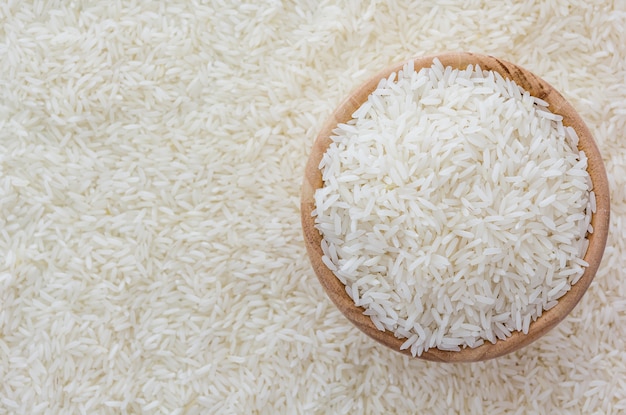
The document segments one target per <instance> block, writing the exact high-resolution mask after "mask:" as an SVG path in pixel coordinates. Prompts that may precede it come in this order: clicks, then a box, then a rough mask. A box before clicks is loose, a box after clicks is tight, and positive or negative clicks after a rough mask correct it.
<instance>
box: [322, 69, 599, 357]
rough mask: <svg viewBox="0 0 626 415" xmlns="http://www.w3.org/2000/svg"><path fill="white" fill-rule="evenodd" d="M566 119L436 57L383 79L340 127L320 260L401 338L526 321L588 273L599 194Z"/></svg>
mask: <svg viewBox="0 0 626 415" xmlns="http://www.w3.org/2000/svg"><path fill="white" fill-rule="evenodd" d="M396 77H397V79H396ZM562 118H563V117H561V116H560V115H555V114H553V113H552V112H550V110H549V109H548V104H547V103H546V102H545V101H543V100H541V99H538V98H535V97H532V96H531V95H530V94H529V93H528V92H527V91H524V90H523V89H522V88H521V87H519V86H518V85H517V84H515V82H513V81H511V80H509V79H504V78H503V77H502V76H501V75H500V74H498V73H497V72H492V71H483V70H481V68H480V67H479V66H476V67H474V66H472V65H469V66H468V67H467V69H465V70H458V69H453V68H451V67H443V65H442V64H441V62H439V60H438V59H435V60H434V63H433V65H432V67H429V68H423V69H421V70H419V71H415V70H414V68H413V61H410V62H409V63H407V64H405V65H404V68H403V69H402V70H401V71H399V72H398V73H397V74H396V73H392V74H391V75H390V76H389V78H387V79H382V80H381V81H380V83H379V84H378V87H377V88H376V90H374V92H372V93H371V94H370V95H369V96H368V99H367V101H366V102H365V103H363V104H362V105H361V106H360V107H359V108H358V109H357V110H356V111H355V112H354V114H353V115H352V119H351V120H350V121H349V122H348V123H347V124H340V125H339V126H338V128H337V129H336V130H335V131H334V135H333V136H332V137H331V139H332V143H331V144H330V146H329V148H328V150H327V151H326V153H325V154H324V155H323V158H322V160H321V162H320V169H321V170H322V179H323V186H322V187H321V188H320V189H318V190H317V191H316V193H315V203H316V210H314V211H313V215H315V216H316V227H317V229H318V230H319V231H320V232H321V234H322V236H323V239H322V250H323V252H324V255H323V257H322V260H323V261H324V263H325V264H326V265H327V266H328V268H329V269H330V270H331V271H333V273H334V274H335V275H336V277H337V278H339V280H341V282H342V283H343V284H345V285H346V291H347V292H348V295H350V296H351V297H352V299H353V300H354V303H355V304H356V305H357V306H363V307H364V308H365V314H366V315H369V316H370V317H371V319H372V322H373V323H374V324H375V325H376V327H377V328H379V329H380V330H390V331H393V332H394V333H395V335H396V336H397V337H399V338H406V339H407V340H406V341H405V342H404V343H403V344H402V346H401V349H406V348H409V347H410V350H411V353H412V354H413V355H414V356H415V355H421V354H422V352H423V351H425V350H428V349H429V348H431V347H437V348H439V349H441V350H460V348H461V347H463V346H469V347H477V346H480V345H481V344H483V342H484V341H485V340H487V341H490V342H492V343H495V342H496V340H497V339H505V338H506V337H508V336H510V334H511V332H512V331H514V330H518V331H522V332H523V333H528V328H529V325H530V323H531V322H532V321H535V320H536V319H537V317H539V316H541V314H542V312H543V311H544V310H549V309H550V308H552V307H553V306H554V305H556V303H557V300H558V298H560V297H561V296H563V295H564V294H565V293H566V292H567V291H568V290H569V289H570V288H571V286H572V285H573V284H575V283H576V282H577V281H578V279H579V278H580V277H581V276H582V275H583V273H584V267H586V266H588V265H589V264H587V262H585V261H584V260H583V259H582V258H584V255H585V253H586V252H587V247H588V245H589V241H588V239H587V238H586V235H587V232H593V228H592V226H591V224H590V221H591V214H592V212H595V196H594V193H593V191H591V188H592V183H591V178H590V177H589V174H588V172H587V170H586V168H587V157H586V155H585V153H584V152H583V151H579V150H578V148H577V145H578V136H577V135H576V132H575V131H574V129H573V128H571V127H564V126H563V123H562Z"/></svg>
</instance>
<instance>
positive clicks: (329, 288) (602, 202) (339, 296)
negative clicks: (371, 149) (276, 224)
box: [301, 53, 609, 362]
mask: <svg viewBox="0 0 626 415" xmlns="http://www.w3.org/2000/svg"><path fill="white" fill-rule="evenodd" d="M435 57H437V58H439V60H440V61H441V63H442V64H443V65H444V66H452V67H453V68H459V69H465V68H467V65H469V64H479V65H480V67H481V68H482V69H483V70H492V71H496V72H499V73H500V74H501V75H502V76H503V77H505V78H509V79H512V80H514V81H515V82H516V83H517V84H518V85H520V86H521V87H523V88H524V89H525V90H526V91H529V92H530V94H531V95H533V96H535V97H538V98H541V99H543V100H544V101H546V102H548V103H549V104H550V107H549V108H550V110H551V111H552V112H553V113H556V114H560V115H562V116H563V124H564V125H567V126H571V127H573V128H574V129H575V130H576V132H577V133H578V136H579V138H580V142H579V146H578V147H579V149H581V150H584V151H585V153H586V154H587V157H588V166H589V167H588V169H587V170H588V171H589V174H590V176H591V180H592V182H593V190H594V192H595V195H596V206H597V208H596V213H595V214H594V215H593V217H592V219H591V223H592V225H593V229H594V232H593V234H591V235H590V236H589V248H588V250H587V254H586V255H585V258H584V259H585V261H587V262H588V263H589V267H587V269H586V271H585V273H584V275H583V276H582V277H581V278H580V280H579V281H578V282H577V283H576V284H574V286H573V287H572V288H571V290H570V291H569V292H567V293H566V294H565V295H564V296H563V297H561V298H560V299H559V301H558V304H557V305H556V306H555V307H553V308H552V309H550V310H548V311H545V312H544V313H543V314H542V315H541V317H539V318H538V319H537V320H536V321H535V322H533V323H531V325H530V328H529V332H528V334H523V333H522V332H517V331H516V332H513V334H512V335H511V336H510V337H509V338H507V339H506V340H498V341H497V342H496V343H495V344H492V343H490V342H485V344H483V345H481V346H479V347H476V348H473V349H472V348H464V349H461V351H457V352H454V351H442V350H439V349H430V350H428V351H426V352H424V353H423V354H422V355H421V356H420V358H422V359H426V360H432V361H438V362H475V361H481V360H487V359H491V358H495V357H498V356H502V355H504V354H506V353H510V352H513V351H515V350H518V349H519V348H521V347H523V346H526V345H528V344H530V343H531V342H533V341H534V340H536V339H538V338H539V337H541V336H542V335H544V334H545V333H546V332H548V330H550V329H551V328H553V327H554V326H556V325H557V324H558V323H559V322H560V321H561V320H563V319H564V318H565V316H567V315H568V314H569V313H570V312H571V311H572V309H573V308H574V307H575V306H576V304H577V303H578V302H579V301H580V299H581V298H582V296H583V294H584V293H585V291H586V290H587V288H588V287H589V284H591V281H592V280H593V277H594V275H595V273H596V271H597V269H598V266H599V264H600V260H601V259H602V254H603V253H604V247H605V245H606V239H607V233H608V227H609V187H608V180H607V177H606V171H605V168H604V164H603V162H602V157H601V155H600V152H599V151H598V147H597V146H596V144H595V142H594V139H593V137H592V135H591V133H590V131H589V129H588V128H587V127H586V126H585V123H584V122H583V120H582V119H581V118H580V116H579V115H578V114H577V113H576V111H575V110H574V108H573V107H572V106H571V105H570V104H569V103H568V102H567V101H566V100H565V98H563V96H562V95H561V94H560V93H559V92H558V91H557V90H555V89H554V88H553V87H552V86H550V85H549V84H548V83H547V82H545V81H544V80H542V79H541V78H539V77H537V76H536V75H534V74H532V73H531V72H529V71H527V70H525V69H523V68H521V67H519V66H517V65H514V64H512V63H510V62H506V61H503V60H501V59H497V58H494V57H493V56H484V55H477V54H473V53H446V54H441V55H436V56H428V57H420V58H416V59H414V65H415V70H416V71H417V70H419V69H421V68H423V67H429V66H431V65H432V61H433V58H435ZM404 64H405V62H401V63H398V64H396V65H393V66H391V67H389V68H387V69H385V70H383V71H382V72H380V73H378V74H377V75H376V76H374V77H372V78H371V79H369V80H368V81H367V82H365V83H364V84H363V85H361V86H360V87H358V88H357V89H356V90H355V91H354V92H352V94H351V95H350V96H348V98H347V99H346V100H345V101H344V102H343V103H342V104H340V105H339V107H338V108H337V109H336V110H335V112H333V114H332V115H331V116H330V118H329V119H328V121H326V123H325V124H324V126H323V128H322V130H321V132H320V134H319V135H318V137H317V139H316V141H315V144H314V145H313V149H312V151H311V155H310V157H309V159H308V162H307V165H306V170H305V175H304V183H303V187H302V196H301V215H302V217H301V219H302V229H303V233H304V240H305V243H306V248H307V252H308V255H309V258H310V260H311V263H312V265H313V268H314V270H315V273H316V274H317V277H318V278H319V280H320V282H321V283H322V286H323V287H324V290H325V291H326V293H327V294H328V296H329V297H330V299H331V300H332V301H333V302H334V303H335V305H336V306H337V307H338V308H339V309H340V310H341V311H342V312H343V314H344V315H345V316H346V317H347V318H348V319H349V320H350V321H351V322H352V323H354V325H356V326H357V327H358V328H359V329H361V330H362V331H363V332H364V333H365V334H367V335H368V336H370V337H372V338H373V339H374V340H376V341H378V342H380V343H382V344H384V345H386V346H389V347H390V348H392V349H394V350H396V351H400V352H401V353H404V354H407V355H409V356H411V354H410V351H409V350H402V351H401V350H400V345H401V344H402V343H403V342H404V341H405V340H406V339H398V338H396V337H395V336H394V334H393V333H392V332H390V331H380V330H378V329H377V328H376V327H375V326H374V324H373V323H372V321H371V320H370V318H369V317H368V316H365V315H363V312H364V311H365V310H364V309H363V308H362V307H357V306H356V305H355V304H354V302H353V300H352V299H351V298H350V297H349V296H348V294H347V293H346V290H345V286H344V285H343V284H342V283H341V281H339V280H338V279H337V278H336V277H335V275H334V274H333V273H332V272H331V271H330V270H329V269H328V268H327V267H326V266H325V265H324V263H323V262H322V249H321V240H322V237H321V235H320V233H319V232H318V230H317V229H316V228H315V218H314V217H313V216H311V212H312V211H313V209H315V201H314V193H315V190H316V189H318V188H320V187H322V176H321V172H320V170H319V168H318V166H319V163H320V160H321V158H322V155H323V154H324V152H325V151H326V149H327V148H328V146H329V144H330V142H331V140H330V136H331V134H332V130H333V129H334V128H335V127H336V126H337V124H338V123H345V122H347V121H348V120H349V119H351V118H352V114H353V113H354V111H355V110H356V109H357V108H359V107H360V106H361V104H362V103H363V102H365V101H366V100H367V97H368V95H369V94H370V93H371V92H372V91H374V89H376V86H377V85H378V82H379V80H380V79H381V78H383V77H387V76H388V75H389V74H391V73H392V72H396V71H398V70H400V69H402V66H403V65H404Z"/></svg>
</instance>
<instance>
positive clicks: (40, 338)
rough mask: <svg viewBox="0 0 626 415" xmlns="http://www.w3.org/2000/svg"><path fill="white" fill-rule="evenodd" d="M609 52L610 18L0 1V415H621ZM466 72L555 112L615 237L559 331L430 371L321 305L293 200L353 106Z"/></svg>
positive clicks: (620, 232) (455, 7)
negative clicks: (601, 165)
mask: <svg viewBox="0 0 626 415" xmlns="http://www.w3.org/2000/svg"><path fill="white" fill-rule="evenodd" d="M624 27H626V7H625V6H624V3H623V1H622V2H620V1H603V2H600V1H593V0H592V1H588V0H574V1H570V2H563V1H530V0H521V1H504V2H501V1H495V0H490V1H479V0H477V1H474V0H470V1H465V2H452V1H438V2H429V1H420V2H411V1H404V0H385V1H379V0H372V1H355V0H346V1H344V2H341V3H340V2H335V1H333V0H331V1H325V0H323V1H319V2H314V1H302V0H294V1H285V2H280V1H275V0H267V1H263V2H253V1H247V2H246V1H240V0H233V1H223V0H214V1H209V2H204V1H187V0H170V1H138V0H127V1H105V0H92V1H80V0H73V1H65V2H61V1H39V0H33V1H26V0H6V1H2V2H0V28H1V30H0V97H1V99H0V414H32V415H36V414H147V415H151V414H168V415H169V414H179V415H193V414H228V415H230V414H353V413H356V414H376V413H389V414H393V413H426V414H461V413H464V414H491V415H494V414H514V415H515V414H517V415H521V414H594V413H601V414H613V415H617V414H620V413H623V412H624V411H626V383H625V379H626V281H625V279H624V277H623V272H624V269H626V263H625V259H624V258H626V242H625V241H626V222H624V218H625V216H626V141H625V140H624V131H626V111H625V110H624V102H626V32H625V31H624ZM462 50H467V51H472V52H477V53H486V54H492V55H495V56H498V57H501V58H503V59H506V60H508V61H511V62H515V63H518V64H520V65H521V66H524V67H526V68H528V69H529V70H531V71H533V72H534V73H537V74H541V76H542V78H544V79H545V80H546V81H548V82H550V83H551V84H552V85H554V86H555V87H556V88H558V89H559V91H562V92H563V93H564V94H565V96H566V98H567V99H568V100H569V101H570V102H571V103H572V105H573V106H574V107H575V108H576V109H577V110H578V112H579V113H580V114H581V116H582V118H583V119H584V120H585V122H586V123H587V125H588V126H589V128H590V129H591V130H592V132H593V134H594V136H595V138H596V140H597V142H598V145H599V147H600V150H601V152H602V154H603V156H604V159H605V162H606V167H607V171H608V172H609V181H610V187H611V201H612V206H611V215H612V217H611V228H610V233H609V242H608V246H607V250H606V251H605V254H604V260H603V262H602V264H601V266H600V269H599V272H598V274H597V275H596V277H595V279H594V282H593V284H592V285H591V286H590V288H589V290H588V292H587V293H586V294H585V296H584V297H583V299H582V300H581V302H580V303H579V305H578V306H577V307H576V308H575V309H574V311H573V313H572V314H571V315H570V316H569V317H568V318H566V319H565V320H564V321H563V322H562V323H560V324H559V325H558V326H557V327H556V328H555V329H553V330H552V331H550V332H549V333H548V334H546V336H544V337H542V338H541V339H539V340H538V341H536V342H535V343H533V344H532V345H530V346H528V347H527V348H525V349H524V350H522V351H519V352H515V353H512V354H511V355H508V356H504V357H501V358H498V359H495V360H493V361H488V362H484V363H475V364H463V365H441V364H436V363H431V362H425V361H421V360H418V359H412V358H409V357H407V356H403V355H401V354H399V353H396V352H393V351H392V350H389V349H388V348H387V347H384V346H381V345H378V344H377V343H376V342H374V341H371V339H369V338H368V337H367V336H365V335H364V334H362V333H360V332H359V330H358V329H356V328H355V327H353V326H352V325H351V324H350V322H349V321H348V320H347V319H346V318H345V317H344V316H343V315H342V314H341V313H340V312H339V311H338V310H337V308H336V307H334V306H333V305H332V303H331V302H330V301H329V299H328V297H327V296H326V295H325V294H324V292H323V289H322V288H321V286H320V284H319V282H318V281H317V278H316V277H315V274H314V272H313V270H312V268H311V264H310V262H309V260H308V258H307V256H306V252H305V247H304V243H303V241H302V235H301V227H300V211H299V197H300V186H301V183H302V177H303V166H304V161H305V160H306V158H307V156H308V154H309V152H310V149H311V145H312V143H313V141H314V139H315V137H316V135H317V134H318V133H319V129H320V127H321V125H322V123H323V122H324V121H325V120H326V119H327V118H328V116H329V115H330V114H331V112H332V111H333V109H334V108H335V107H336V106H337V105H339V103H340V102H341V100H342V99H343V98H344V97H345V96H346V95H347V94H348V93H349V92H350V91H351V90H352V89H354V88H355V87H357V86H358V85H359V84H361V83H362V82H363V81H364V80H365V79H367V78H369V77H371V76H372V75H374V74H375V73H376V72H377V71H379V70H380V69H381V68H384V67H386V66H387V65H389V64H391V63H394V62H400V61H403V60H406V59H409V58H410V57H412V56H420V55H428V54H433V53H439V52H444V51H462Z"/></svg>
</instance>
